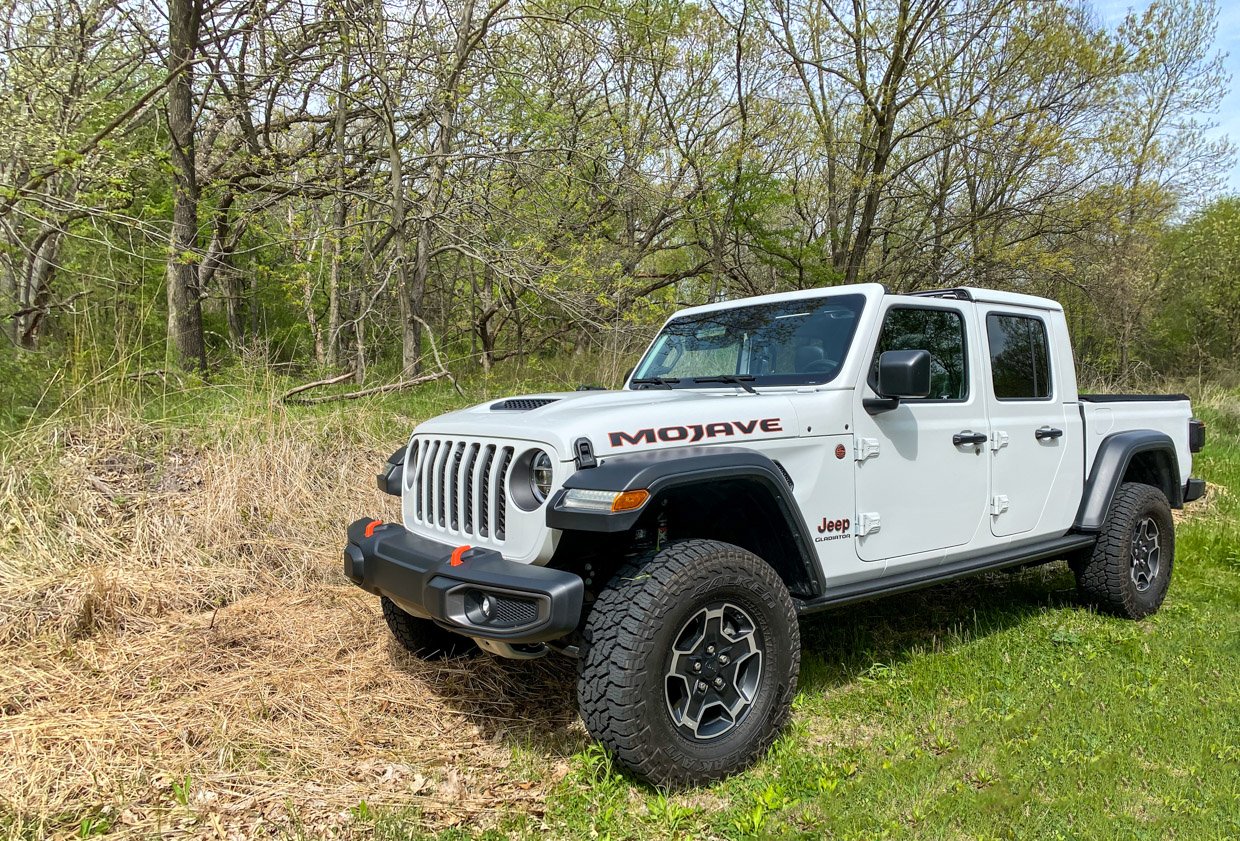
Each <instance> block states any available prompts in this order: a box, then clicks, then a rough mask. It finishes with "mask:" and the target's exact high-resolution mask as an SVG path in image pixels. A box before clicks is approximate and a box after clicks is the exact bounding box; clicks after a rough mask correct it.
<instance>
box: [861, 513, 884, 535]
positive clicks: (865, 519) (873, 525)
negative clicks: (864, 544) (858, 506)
mask: <svg viewBox="0 0 1240 841" xmlns="http://www.w3.org/2000/svg"><path fill="white" fill-rule="evenodd" d="M882 527H883V524H882V518H880V517H879V516H878V514H877V513H875V512H873V511H869V512H866V513H864V514H858V515H857V535H858V536H859V537H865V536H866V535H867V534H873V533H874V532H876V531H878V530H879V529H881V528H882Z"/></svg>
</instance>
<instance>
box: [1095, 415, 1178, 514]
mask: <svg viewBox="0 0 1240 841" xmlns="http://www.w3.org/2000/svg"><path fill="white" fill-rule="evenodd" d="M1142 453H1156V454H1157V455H1158V460H1159V462H1160V464H1159V473H1160V474H1162V475H1161V477H1160V478H1161V479H1162V481H1161V483H1160V484H1159V485H1158V487H1159V490H1161V491H1162V492H1163V493H1165V494H1166V495H1167V501H1168V502H1170V503H1171V507H1172V508H1183V507H1184V486H1183V483H1182V482H1181V481H1180V461H1179V458H1178V457H1177V456H1176V453H1175V443H1174V442H1173V441H1172V440H1171V437H1170V436H1169V435H1167V433H1165V432H1159V431H1157V430H1154V429H1130V430H1126V431H1124V432H1115V433H1112V434H1111V435H1108V436H1107V437H1106V438H1104V439H1102V444H1101V445H1100V446H1099V447H1098V454H1097V455H1096V456H1094V466H1093V468H1092V469H1091V470H1090V471H1089V478H1088V479H1086V480H1085V490H1084V493H1082V494H1081V507H1080V508H1079V509H1078V510H1077V514H1076V523H1075V524H1074V528H1075V529H1076V530H1077V531H1087V532H1096V531H1100V530H1101V529H1102V523H1103V522H1104V521H1105V520H1106V516H1107V512H1108V511H1109V510H1110V509H1111V501H1112V500H1113V499H1114V498H1115V492H1116V491H1117V490H1119V486H1120V484H1122V483H1123V481H1124V475H1125V474H1126V473H1127V472H1128V467H1129V465H1131V464H1132V460H1133V458H1135V457H1136V456H1138V455H1140V454H1142Z"/></svg>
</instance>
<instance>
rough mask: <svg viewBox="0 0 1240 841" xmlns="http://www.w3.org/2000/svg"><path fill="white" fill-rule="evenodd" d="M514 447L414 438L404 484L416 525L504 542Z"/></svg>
mask: <svg viewBox="0 0 1240 841" xmlns="http://www.w3.org/2000/svg"><path fill="white" fill-rule="evenodd" d="M512 456H513V448H512V447H509V446H504V445H502V444H487V443H483V442H481V441H465V440H461V439H459V438H456V439H454V438H450V437H444V438H429V437H422V436H419V437H416V438H414V440H413V446H412V448H411V449H410V451H409V469H407V470H406V471H405V487H406V489H407V490H408V491H410V492H412V494H413V515H414V520H416V521H417V522H418V523H420V524H422V525H426V526H430V527H432V528H436V529H439V530H441V531H447V532H449V533H453V534H460V535H470V536H473V537H476V538H483V539H486V540H489V541H491V542H494V543H503V542H504V536H505V535H504V532H505V522H504V521H505V509H506V508H507V502H508V499H507V493H508V492H507V487H508V472H509V470H511V468H512Z"/></svg>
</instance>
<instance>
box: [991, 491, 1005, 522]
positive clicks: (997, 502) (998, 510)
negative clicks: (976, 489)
mask: <svg viewBox="0 0 1240 841" xmlns="http://www.w3.org/2000/svg"><path fill="white" fill-rule="evenodd" d="M1006 510H1008V498H1007V497H1006V496H1004V495H1003V494H998V495H997V496H994V497H992V498H991V500H990V513H991V514H993V515H995V516H996V517H998V516H999V515H1000V514H1002V513H1003V512H1004V511H1006Z"/></svg>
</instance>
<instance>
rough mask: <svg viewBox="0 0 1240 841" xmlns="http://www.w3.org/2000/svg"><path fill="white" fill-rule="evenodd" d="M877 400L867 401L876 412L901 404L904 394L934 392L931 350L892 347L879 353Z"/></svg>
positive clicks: (908, 395)
mask: <svg viewBox="0 0 1240 841" xmlns="http://www.w3.org/2000/svg"><path fill="white" fill-rule="evenodd" d="M875 391H877V392H878V393H879V395H881V396H880V397H879V398H878V399H877V400H875V399H873V398H870V399H867V400H865V401H863V405H864V406H865V409H866V411H868V412H869V413H870V414H872V415H875V414H878V413H879V412H889V411H891V410H892V409H894V408H895V407H896V406H898V405H900V398H901V397H925V396H926V395H928V394H929V393H930V351H928V350H889V351H886V352H885V353H883V354H882V355H881V356H879V357H878V387H877V388H876V389H875Z"/></svg>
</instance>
